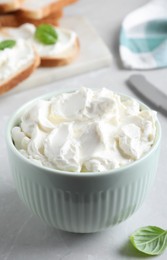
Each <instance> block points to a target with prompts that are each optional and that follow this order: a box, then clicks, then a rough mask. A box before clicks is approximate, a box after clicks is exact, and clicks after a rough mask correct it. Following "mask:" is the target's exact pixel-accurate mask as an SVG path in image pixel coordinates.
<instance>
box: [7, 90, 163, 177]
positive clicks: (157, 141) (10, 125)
mask: <svg viewBox="0 0 167 260" xmlns="http://www.w3.org/2000/svg"><path fill="white" fill-rule="evenodd" d="M77 89H78V88H74V89H72V90H69V91H67V90H66V92H65V91H64V90H57V91H53V92H49V93H47V94H44V95H40V96H38V97H36V98H33V99H32V100H30V101H28V102H26V103H25V104H24V105H22V106H20V107H19V108H18V109H17V110H16V111H15V112H14V113H13V114H12V116H11V117H10V118H9V120H8V123H7V127H6V136H5V137H6V143H7V146H8V148H10V150H12V152H14V154H15V155H16V156H17V157H19V158H20V159H21V160H23V161H25V162H26V163H28V164H30V165H31V166H33V167H35V168H37V169H39V170H41V171H44V170H45V171H47V173H50V174H58V175H59V174H60V175H64V176H72V177H84V176H85V177H89V176H90V177H93V176H94V177H97V176H104V175H115V174H118V173H120V172H122V171H125V170H128V169H129V168H131V167H134V166H137V165H138V164H140V163H141V162H142V161H144V160H146V159H147V158H148V157H149V156H150V155H151V154H152V153H153V152H154V151H156V150H157V148H158V147H159V145H160V140H161V134H162V130H161V125H160V122H159V119H158V117H157V120H156V128H157V133H156V138H155V141H154V144H153V146H152V147H151V149H150V150H149V151H148V152H147V153H145V154H144V155H143V156H142V157H141V158H139V159H137V160H136V161H134V162H131V163H129V164H127V165H124V166H122V167H119V168H115V169H111V170H110V171H104V172H70V171H62V170H59V169H55V168H54V169H53V168H49V167H46V166H40V165H37V164H35V163H34V162H32V161H31V160H29V159H27V158H26V157H25V156H24V155H22V154H21V153H20V152H19V150H17V148H16V147H15V145H14V144H13V141H12V135H11V130H12V128H13V127H14V125H15V123H16V121H17V120H18V118H19V117H20V115H21V114H22V113H23V111H24V110H25V109H26V108H28V107H31V105H33V103H35V102H36V101H38V100H41V99H44V100H47V99H49V98H51V97H53V96H56V95H59V94H61V93H70V92H73V91H75V90H77ZM94 89H95V88H93V90H94ZM96 89H97V90H98V89H100V88H96ZM113 92H114V93H116V94H118V95H120V96H121V97H125V98H130V99H133V100H135V101H136V102H138V103H139V104H140V105H141V106H142V107H144V108H146V109H148V110H152V109H151V108H150V107H149V106H147V105H146V104H144V103H143V102H141V101H140V100H138V99H137V98H134V97H131V96H129V95H126V94H123V93H120V92H116V91H113Z"/></svg>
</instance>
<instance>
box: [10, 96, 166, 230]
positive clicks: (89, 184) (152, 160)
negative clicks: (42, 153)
mask: <svg viewBox="0 0 167 260" xmlns="http://www.w3.org/2000/svg"><path fill="white" fill-rule="evenodd" d="M56 94H57V93H51V94H49V95H46V96H43V97H42V98H43V99H48V98H50V97H51V96H53V95H56ZM40 98H41V97H40ZM32 102H34V101H31V102H29V103H27V104H25V105H24V106H23V107H21V108H20V109H19V110H18V111H17V112H16V113H15V114H14V115H13V116H12V117H11V119H10V121H9V123H8V128H7V147H8V153H9V159H10V165H11V171H12V174H13V177H14V180H15V183H16V188H17V191H18V193H19V195H20V198H21V199H22V200H23V202H24V203H25V204H26V205H27V206H28V207H29V208H30V209H31V210H32V211H33V212H34V213H35V214H36V215H38V216H39V217H40V218H41V219H42V220H44V222H46V223H47V224H49V225H51V226H53V227H55V228H58V229H61V230H65V231H71V232H79V233H88V232H96V231H99V230H102V229H105V228H107V227H109V226H113V225H115V224H117V223H119V222H122V221H123V220H125V219H127V218H128V217H129V216H131V215H132V214H133V213H134V212H135V211H136V210H137V209H138V208H139V207H140V206H141V204H142V203H143V201H144V199H145V197H146V195H147V193H148V192H149V190H150V188H151V185H152V183H153V180H154V176H155V173H156V170H157V165H158V157H159V146H160V139H161V128H160V124H159V122H157V135H156V140H155V143H154V145H153V147H152V148H151V150H150V151H149V152H148V153H147V154H146V155H144V156H143V157H142V158H141V159H139V160H137V161H135V162H133V163H131V164H129V165H127V166H124V167H122V168H118V169H115V170H111V171H110V172H104V173H96V172H94V173H72V172H70V173H69V172H63V171H59V170H53V169H49V168H46V167H40V166H37V165H35V164H33V163H32V162H31V161H30V160H28V159H26V158H25V157H24V156H23V155H22V154H21V153H20V152H19V151H18V150H17V149H16V148H15V146H14V144H13V141H12V137H11V129H12V128H13V127H14V126H16V125H17V124H18V122H19V120H20V116H21V114H22V113H23V111H25V110H26V109H27V108H28V107H29V106H30V105H31V104H32Z"/></svg>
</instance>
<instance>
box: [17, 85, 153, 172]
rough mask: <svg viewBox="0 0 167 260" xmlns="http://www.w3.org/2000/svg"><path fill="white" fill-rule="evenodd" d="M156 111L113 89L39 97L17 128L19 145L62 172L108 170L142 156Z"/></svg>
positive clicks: (30, 155)
mask: <svg viewBox="0 0 167 260" xmlns="http://www.w3.org/2000/svg"><path fill="white" fill-rule="evenodd" d="M156 120H157V118H156V112H155V111H152V110H150V109H147V108H141V106H140V104H139V103H138V102H137V101H135V100H134V99H132V98H123V97H121V96H120V95H118V94H116V93H114V92H112V91H111V90H109V89H106V88H103V89H100V90H92V89H88V88H85V87H83V88H81V89H79V90H76V91H73V92H69V93H63V94H59V95H57V96H54V97H52V98H51V99H50V100H39V101H37V102H35V103H34V104H33V105H31V107H30V108H29V109H28V110H26V111H25V112H24V113H23V115H22V117H21V119H20V123H19V125H17V126H15V127H14V128H13V129H12V138H13V141H14V144H15V146H16V148H17V149H18V150H19V151H20V152H21V153H22V154H23V155H24V156H26V157H27V158H28V159H30V160H31V161H33V162H34V163H38V164H40V165H43V166H46V167H50V168H54V169H57V170H62V171H72V172H105V171H110V170H112V169H115V168H118V167H121V166H124V165H126V164H129V163H131V162H133V161H135V160H138V159H139V158H141V157H142V156H143V155H144V154H145V153H147V152H148V151H149V150H150V149H151V147H152V145H153V144H154V140H155V136H156Z"/></svg>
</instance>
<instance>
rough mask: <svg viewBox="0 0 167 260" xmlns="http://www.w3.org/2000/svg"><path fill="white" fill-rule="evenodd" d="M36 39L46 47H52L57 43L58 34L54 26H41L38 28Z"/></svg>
mask: <svg viewBox="0 0 167 260" xmlns="http://www.w3.org/2000/svg"><path fill="white" fill-rule="evenodd" d="M35 38H36V40H38V41H39V42H41V43H43V44H45V45H52V44H55V43H56V42H57V40H58V34H57V32H56V31H55V28H54V27H53V26H51V25H49V24H41V25H39V26H38V27H37V28H36V31H35Z"/></svg>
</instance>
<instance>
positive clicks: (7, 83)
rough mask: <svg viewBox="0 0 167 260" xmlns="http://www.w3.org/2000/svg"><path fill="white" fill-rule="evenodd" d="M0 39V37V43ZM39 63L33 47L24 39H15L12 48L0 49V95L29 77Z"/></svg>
mask: <svg viewBox="0 0 167 260" xmlns="http://www.w3.org/2000/svg"><path fill="white" fill-rule="evenodd" d="M2 40H3V38H2V37H0V43H1V42H2ZM39 63H40V58H39V55H38V54H37V52H36V50H35V48H34V47H33V46H32V44H31V43H30V42H27V41H26V40H24V39H18V40H16V43H15V46H14V47H12V48H5V49H3V50H0V95H1V94H3V93H5V92H7V91H9V90H11V89H12V88H14V87H15V86H16V85H17V84H18V83H20V82H21V81H23V80H25V79H26V78H27V77H29V76H30V75H31V73H32V72H33V71H34V70H35V69H36V68H37V67H38V66H39Z"/></svg>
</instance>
